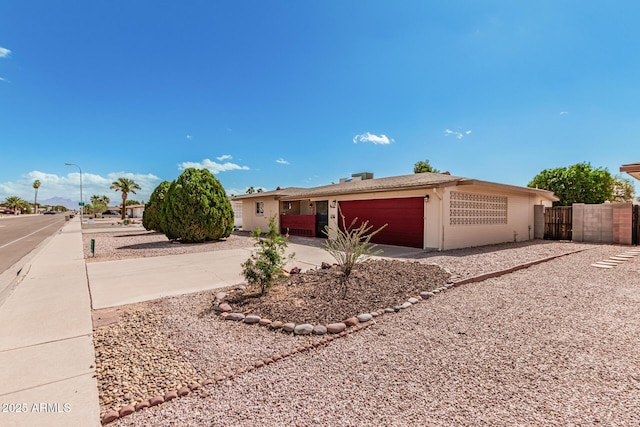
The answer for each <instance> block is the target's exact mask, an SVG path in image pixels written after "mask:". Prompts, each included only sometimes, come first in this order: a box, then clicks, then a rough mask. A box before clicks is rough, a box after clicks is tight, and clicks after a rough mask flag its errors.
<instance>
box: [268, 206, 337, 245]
mask: <svg viewBox="0 0 640 427" xmlns="http://www.w3.org/2000/svg"><path fill="white" fill-rule="evenodd" d="M328 221H329V203H328V202H327V201H311V200H292V201H283V202H280V233H281V234H287V235H290V236H301V237H326V236H325V234H324V233H323V230H324V228H325V226H326V225H327V224H328V223H329V222H328Z"/></svg>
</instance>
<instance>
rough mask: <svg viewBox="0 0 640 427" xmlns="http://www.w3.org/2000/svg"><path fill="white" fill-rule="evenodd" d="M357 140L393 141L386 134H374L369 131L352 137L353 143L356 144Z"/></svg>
mask: <svg viewBox="0 0 640 427" xmlns="http://www.w3.org/2000/svg"><path fill="white" fill-rule="evenodd" d="M358 142H371V143H373V144H384V145H386V144H390V143H392V142H394V141H393V138H389V137H388V136H387V135H384V134H383V135H380V136H378V135H374V134H372V133H370V132H367V133H363V134H358V135H356V136H354V137H353V143H354V144H357V143H358Z"/></svg>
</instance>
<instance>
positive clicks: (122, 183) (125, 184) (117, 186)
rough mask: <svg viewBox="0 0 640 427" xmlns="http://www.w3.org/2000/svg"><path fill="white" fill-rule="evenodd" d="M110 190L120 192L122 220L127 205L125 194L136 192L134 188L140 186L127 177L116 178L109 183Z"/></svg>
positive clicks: (137, 188) (136, 188) (138, 188)
mask: <svg viewBox="0 0 640 427" xmlns="http://www.w3.org/2000/svg"><path fill="white" fill-rule="evenodd" d="M109 188H111V189H112V190H116V191H120V192H122V212H121V214H122V220H123V221H124V216H125V214H126V205H127V196H128V195H129V193H133V194H136V190H140V186H139V185H138V184H137V183H136V182H135V181H134V180H132V179H129V178H123V177H120V178H118V180H117V181H113V183H111V187H109Z"/></svg>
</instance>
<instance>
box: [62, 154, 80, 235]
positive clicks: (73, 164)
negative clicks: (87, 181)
mask: <svg viewBox="0 0 640 427" xmlns="http://www.w3.org/2000/svg"><path fill="white" fill-rule="evenodd" d="M65 165H66V166H75V167H77V168H78V170H79V171H80V225H82V213H83V212H84V200H83V199H82V169H81V168H80V166H78V165H76V164H75V163H65Z"/></svg>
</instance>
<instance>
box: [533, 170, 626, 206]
mask: <svg viewBox="0 0 640 427" xmlns="http://www.w3.org/2000/svg"><path fill="white" fill-rule="evenodd" d="M613 184H614V179H613V177H612V176H611V174H610V173H609V171H608V170H607V169H606V168H605V169H603V168H594V167H592V166H591V164H590V163H585V162H583V163H577V164H575V165H573V166H568V167H561V168H555V169H545V170H543V171H541V172H540V173H539V174H538V175H536V176H535V177H534V178H533V180H532V181H531V182H530V183H529V184H527V186H528V187H531V188H540V189H543V190H549V191H553V193H554V194H555V195H556V196H557V197H558V198H559V199H560V200H559V201H557V202H553V205H554V206H571V205H572V204H574V203H596V204H597V203H604V202H605V201H606V200H611V199H612V196H613Z"/></svg>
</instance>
